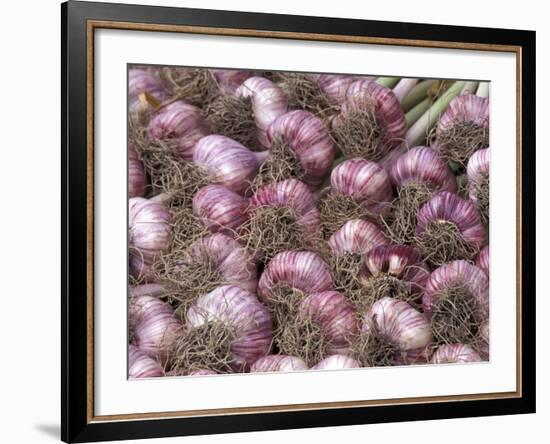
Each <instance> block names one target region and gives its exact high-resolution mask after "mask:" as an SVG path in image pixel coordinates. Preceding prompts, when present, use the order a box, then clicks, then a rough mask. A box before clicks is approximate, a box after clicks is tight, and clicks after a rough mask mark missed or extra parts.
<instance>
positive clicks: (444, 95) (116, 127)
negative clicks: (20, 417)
mask: <svg viewBox="0 0 550 444" xmlns="http://www.w3.org/2000/svg"><path fill="white" fill-rule="evenodd" d="M61 12H62V64H63V65H62V84H63V88H62V113H63V119H62V141H63V146H62V153H63V154H62V193H63V208H62V216H63V217H62V220H63V226H62V233H63V236H62V251H63V263H62V289H63V291H62V350H63V353H62V361H63V362H62V364H63V365H62V369H63V370H62V401H63V402H62V404H63V406H62V427H61V430H62V439H63V440H64V441H66V442H89V441H98V440H114V439H136V438H149V437H150V438H153V437H163V436H178V435H194V434H211V433H227V432H238V431H255V430H269V429H283V428H300V427H318V426H334V425H350V424H367V423H376V422H390V421H411V420H428V419H438V418H453V417H466V416H483V415H503V414H519V413H532V412H534V411H535V229H534V228H535V227H534V225H535V222H534V221H535V217H534V216H535V170H534V165H535V119H534V114H535V33H534V32H531V31H516V30H504V29H485V28H468V27H459V26H441V25H424V24H410V23H391V22H377V21H365V20H352V19H335V18H321V17H303V16H287V15H276V14H257V13H242V12H228V11H209V10H198V9H184V8H164V7H151V6H137V5H120V4H108V3H88V2H73V1H69V2H67V3H64V4H63V5H62V8H61Z"/></svg>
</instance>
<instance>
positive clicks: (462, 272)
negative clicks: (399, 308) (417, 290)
mask: <svg viewBox="0 0 550 444" xmlns="http://www.w3.org/2000/svg"><path fill="white" fill-rule="evenodd" d="M456 285H459V286H464V287H465V288H466V289H467V290H468V291H469V292H470V293H471V294H472V296H473V297H474V298H475V300H476V301H477V302H478V303H479V308H480V310H481V311H482V313H483V314H484V315H485V316H488V314H489V279H488V278H487V275H486V274H485V273H484V272H483V271H482V270H481V269H480V268H478V267H476V266H475V265H472V264H470V263H469V262H466V261H464V260H456V261H451V262H449V263H447V264H445V265H442V266H441V267H439V268H436V269H435V270H434V271H432V274H431V275H430V278H429V279H428V281H427V283H426V291H425V292H424V295H423V296H422V306H423V308H424V313H425V314H426V316H427V317H428V318H430V317H431V312H432V306H433V305H434V304H435V303H436V302H437V301H438V299H439V298H441V293H442V291H443V290H445V289H446V288H448V287H451V286H456Z"/></svg>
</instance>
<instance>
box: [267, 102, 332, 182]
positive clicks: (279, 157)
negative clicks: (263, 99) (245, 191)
mask: <svg viewBox="0 0 550 444" xmlns="http://www.w3.org/2000/svg"><path fill="white" fill-rule="evenodd" d="M267 146H268V148H269V156H268V157H267V159H266V161H265V162H264V164H263V165H262V167H261V168H260V175H259V178H261V179H262V182H263V183H270V182H277V181H280V180H284V179H288V178H290V177H296V178H298V179H300V180H302V181H303V182H304V183H306V184H307V185H310V186H312V187H316V186H318V185H320V184H321V182H322V181H323V179H324V177H325V176H326V175H327V173H328V171H329V169H330V167H331V166H332V163H333V161H334V154H335V151H336V149H335V147H334V144H333V143H332V139H331V137H330V135H329V133H328V131H327V130H326V128H325V125H324V124H323V122H322V120H321V119H319V118H318V117H316V116H314V115H313V114H311V113H309V112H307V111H302V110H296V111H290V112H288V113H285V114H283V115H281V116H279V117H277V118H276V119H275V120H274V121H273V122H271V124H270V125H269V127H268V128H267ZM259 185H260V184H259Z"/></svg>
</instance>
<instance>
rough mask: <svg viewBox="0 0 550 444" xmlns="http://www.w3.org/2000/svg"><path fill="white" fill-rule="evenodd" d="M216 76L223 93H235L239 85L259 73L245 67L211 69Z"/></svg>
mask: <svg viewBox="0 0 550 444" xmlns="http://www.w3.org/2000/svg"><path fill="white" fill-rule="evenodd" d="M210 71H211V72H212V73H213V74H214V78H215V79H216V82H217V83H218V86H219V88H220V90H221V92H222V93H223V94H226V95H234V94H235V92H236V91H237V89H238V88H239V86H240V85H241V84H242V83H243V82H244V81H245V80H246V79H249V78H250V77H254V76H256V75H257V74H256V73H255V72H254V71H249V70H243V69H211V70H210Z"/></svg>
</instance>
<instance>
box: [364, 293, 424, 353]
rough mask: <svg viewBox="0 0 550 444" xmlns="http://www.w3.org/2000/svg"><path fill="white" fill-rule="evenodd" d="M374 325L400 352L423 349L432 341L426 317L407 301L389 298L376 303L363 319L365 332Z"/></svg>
mask: <svg viewBox="0 0 550 444" xmlns="http://www.w3.org/2000/svg"><path fill="white" fill-rule="evenodd" d="M373 323H374V325H376V327H377V329H378V331H379V333H380V334H381V335H382V336H383V337H385V338H386V339H387V340H388V341H390V342H391V343H392V344H394V345H396V346H397V347H398V348H399V350H400V351H404V352H406V351H409V350H417V349H422V348H424V347H426V346H427V345H428V344H429V343H430V342H431V341H432V332H431V327H430V323H429V322H428V320H427V319H426V317H425V316H424V315H423V314H422V313H420V312H419V311H417V310H415V309H414V308H413V307H411V306H410V305H409V304H408V303H407V302H405V301H400V300H398V299H392V298H389V297H384V298H382V299H380V300H378V301H376V302H375V303H374V304H373V305H372V307H371V308H370V310H369V311H368V313H367V314H366V315H365V317H364V318H363V327H362V329H363V332H365V333H369V332H370V331H371V329H372V328H373Z"/></svg>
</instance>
